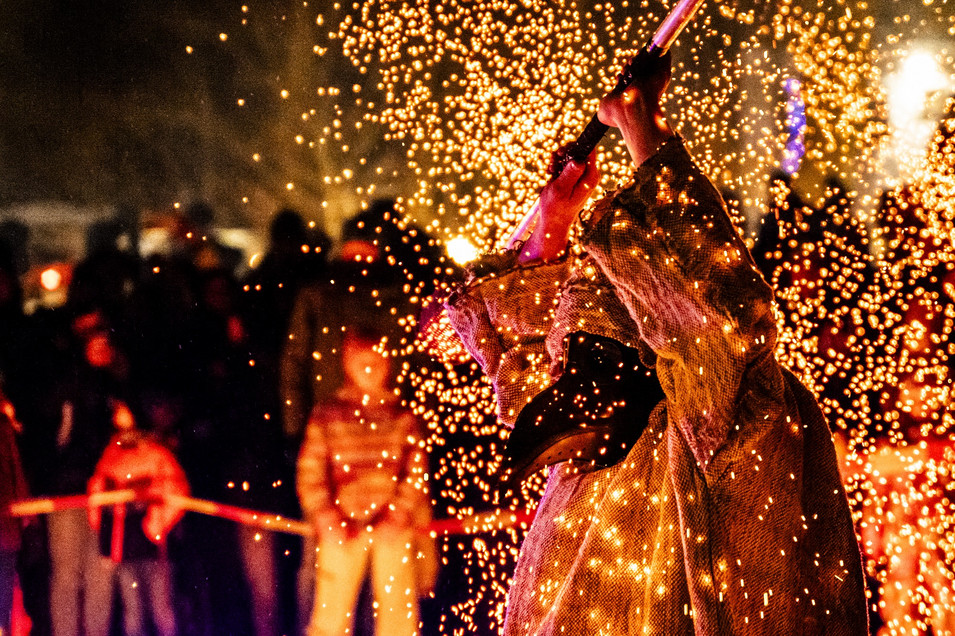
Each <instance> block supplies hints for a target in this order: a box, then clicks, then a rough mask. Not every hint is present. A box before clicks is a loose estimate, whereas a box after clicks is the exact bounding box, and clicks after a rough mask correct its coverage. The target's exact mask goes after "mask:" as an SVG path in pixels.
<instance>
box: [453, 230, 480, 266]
mask: <svg viewBox="0 0 955 636" xmlns="http://www.w3.org/2000/svg"><path fill="white" fill-rule="evenodd" d="M444 247H445V249H446V250H447V251H448V256H450V257H451V260H453V261H454V262H455V263H457V264H458V265H464V264H465V263H469V262H471V261H473V260H474V259H476V258H477V257H478V256H480V255H481V253H480V251H479V250H478V248H477V247H475V246H474V244H473V243H471V241H469V240H468V239H467V237H465V236H456V237H454V238H453V239H450V240H449V241H448V242H446V243H445V244H444Z"/></svg>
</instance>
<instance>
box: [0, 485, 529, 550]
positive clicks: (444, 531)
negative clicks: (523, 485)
mask: <svg viewBox="0 0 955 636" xmlns="http://www.w3.org/2000/svg"><path fill="white" fill-rule="evenodd" d="M162 498H163V499H164V500H165V501H166V502H168V503H170V504H172V505H174V506H178V507H179V508H182V509H183V510H186V511H188V512H196V513H199V514H204V515H209V516H212V517H219V518H220V519H228V520H229V521H235V522H236V523H242V524H245V525H249V526H255V527H258V528H262V529H263V530H274V531H276V532H286V533H289V534H298V535H302V536H308V535H311V534H312V533H313V532H314V530H313V529H312V526H311V525H309V524H308V523H305V522H304V521H299V520H298V519H287V518H285V517H282V516H281V515H275V514H272V513H268V512H262V511H260V510H251V509H249V508H240V507H239V506H230V505H228V504H222V503H218V502H215V501H209V500H207V499H197V498H195V497H185V496H183V495H163V496H162ZM155 500H156V498H155V497H149V496H146V495H145V493H141V492H138V491H136V490H131V489H130V490H111V491H107V492H101V493H96V494H93V495H67V496H64V497H41V498H36V499H23V500H21V501H16V502H14V503H12V504H10V507H9V508H8V509H7V510H6V511H4V512H6V513H7V514H9V515H11V516H13V517H29V516H33V515H43V514H50V513H52V512H57V511H59V510H70V509H74V508H87V507H94V506H115V507H116V508H117V509H119V508H123V509H124V508H125V505H124V504H127V503H131V502H134V501H155ZM533 519H534V513H533V512H527V511H520V512H510V511H506V512H494V513H485V514H476V515H471V516H469V517H466V518H464V519H435V520H434V521H432V522H431V523H430V524H429V525H428V527H427V530H426V531H427V532H428V533H429V534H431V536H434V537H437V536H444V535H449V534H478V533H481V532H492V531H495V530H503V529H506V528H513V527H519V528H527V527H528V526H529V525H530V523H531V522H532V521H533ZM117 527H119V528H122V527H123V524H122V523H114V524H113V528H114V530H115V529H116V528H117ZM111 539H112V541H111V545H112V546H113V548H114V551H113V554H112V557H113V558H116V557H117V554H119V556H121V552H122V540H121V539H122V537H121V536H120V539H119V546H120V547H119V552H118V553H117V551H116V550H115V548H116V541H117V538H116V536H113V537H112V538H111Z"/></svg>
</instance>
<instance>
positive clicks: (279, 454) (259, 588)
mask: <svg viewBox="0 0 955 636" xmlns="http://www.w3.org/2000/svg"><path fill="white" fill-rule="evenodd" d="M329 246H330V241H329V240H328V237H327V236H325V235H324V234H323V233H321V232H318V233H316V234H315V235H314V236H312V235H310V232H309V229H308V227H307V226H306V224H305V221H303V220H302V217H301V216H300V215H299V214H298V212H296V211H295V210H291V209H284V210H281V211H280V212H278V213H277V214H276V215H275V218H274V219H273V220H272V224H271V228H270V231H269V247H268V251H267V252H266V254H265V256H264V257H263V258H262V260H261V262H260V263H259V264H258V266H257V267H256V268H255V269H254V270H252V271H251V272H250V273H249V275H248V276H247V277H246V279H245V281H244V283H243V286H242V289H243V294H242V296H241V300H242V308H243V316H244V319H245V326H246V329H247V332H248V338H247V352H248V355H249V358H250V364H249V366H247V368H248V371H249V373H250V375H251V377H250V382H251V384H252V388H253V391H252V393H253V394H254V395H255V402H254V404H253V405H252V409H251V412H250V413H249V415H248V417H245V418H242V419H241V420H238V421H236V422H235V426H234V427H233V429H232V430H231V431H230V439H229V440H228V442H227V447H228V448H229V449H231V450H230V451H229V452H228V453H227V456H228V457H229V458H230V460H229V462H228V466H227V468H226V475H227V477H228V478H229V481H230V482H231V483H233V484H234V486H235V487H233V488H230V489H228V491H227V493H226V500H227V501H229V502H230V503H234V504H235V505H240V506H246V507H250V508H255V509H258V510H268V511H270V512H275V513H279V514H283V515H289V516H297V515H298V509H297V508H298V502H297V501H296V499H295V494H294V483H295V482H294V478H295V474H294V458H295V454H296V453H297V451H298V449H297V447H295V448H293V447H292V445H291V444H289V445H286V444H285V439H284V437H283V434H282V430H283V427H282V412H283V410H282V402H281V397H280V395H279V380H278V379H279V366H280V360H281V356H282V347H283V346H284V344H285V340H286V335H287V334H288V324H289V317H290V316H291V314H292V307H293V305H294V303H295V298H296V296H297V295H298V292H299V289H300V288H301V287H302V285H304V284H307V283H315V282H317V281H318V279H319V277H320V276H321V275H322V273H323V272H324V269H325V259H326V255H327V253H328V251H329ZM246 484H248V488H246ZM238 540H239V554H240V556H241V559H242V563H243V570H244V573H245V577H246V580H247V582H248V585H249V591H250V596H251V600H252V621H253V626H254V633H255V634H256V636H272V635H275V634H278V633H279V632H280V626H281V625H280V623H281V621H279V618H281V614H282V612H281V610H280V608H279V598H280V597H281V595H280V594H279V591H280V589H281V588H282V584H281V583H280V580H282V577H281V576H280V574H283V573H286V572H288V573H289V574H291V572H290V568H289V567H286V568H283V569H282V571H281V572H280V569H279V567H278V566H279V562H278V560H277V554H278V553H279V551H281V550H280V546H281V547H285V546H286V544H289V547H290V548H291V547H295V548H296V551H297V549H298V545H297V544H298V542H297V541H296V542H294V543H292V542H289V541H288V540H287V538H286V537H284V536H276V535H275V534H274V533H272V532H267V531H263V530H255V529H253V528H249V527H246V526H240V527H239V529H238ZM282 552H288V551H282ZM295 563H298V561H297V559H296V560H295Z"/></svg>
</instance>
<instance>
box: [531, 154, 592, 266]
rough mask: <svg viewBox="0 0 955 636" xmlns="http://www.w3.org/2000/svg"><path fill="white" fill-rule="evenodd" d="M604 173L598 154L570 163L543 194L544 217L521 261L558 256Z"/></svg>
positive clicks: (540, 219) (542, 212) (541, 207)
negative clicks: (583, 160)
mask: <svg viewBox="0 0 955 636" xmlns="http://www.w3.org/2000/svg"><path fill="white" fill-rule="evenodd" d="M599 180H600V172H599V171H598V170H597V163H596V160H595V159H594V155H591V156H590V157H588V158H587V161H586V162H583V163H578V162H577V161H575V160H571V161H568V162H567V165H565V166H564V169H563V170H562V171H561V172H560V174H559V175H557V177H556V178H555V179H553V180H552V181H551V182H550V183H548V184H547V185H546V186H544V189H543V190H541V195H540V218H539V220H538V222H537V226H536V227H535V228H534V232H533V233H532V234H531V237H530V238H529V239H528V240H527V243H525V244H524V248H523V249H522V250H521V256H520V260H521V262H527V261H532V260H537V259H543V260H550V259H553V258H556V257H557V256H558V255H559V254H560V253H561V251H563V249H564V247H565V246H566V245H567V237H568V235H569V234H570V227H571V225H572V224H573V222H574V219H576V218H577V214H578V213H579V212H580V210H581V209H582V208H583V207H584V204H585V203H587V199H589V198H590V195H591V194H592V193H593V190H594V188H595V187H596V185H597V182H598V181H599Z"/></svg>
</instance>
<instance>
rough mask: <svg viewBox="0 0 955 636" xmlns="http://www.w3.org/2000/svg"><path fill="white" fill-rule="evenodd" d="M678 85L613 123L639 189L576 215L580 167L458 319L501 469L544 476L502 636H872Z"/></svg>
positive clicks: (609, 107) (643, 77)
mask: <svg viewBox="0 0 955 636" xmlns="http://www.w3.org/2000/svg"><path fill="white" fill-rule="evenodd" d="M669 78H670V65H669V58H668V57H663V58H660V59H659V61H658V62H656V63H655V66H654V67H653V68H647V69H644V72H641V73H639V74H638V77H637V78H636V79H635V82H634V83H633V84H632V85H631V86H629V87H627V88H625V89H622V90H615V91H614V92H612V93H610V94H609V95H608V96H607V97H605V98H604V100H603V101H602V102H601V104H600V110H599V118H600V120H601V121H602V122H603V123H604V124H606V125H609V126H612V127H616V128H617V129H618V130H619V131H620V134H621V135H622V136H623V139H624V141H625V143H626V145H627V148H628V150H629V153H630V156H631V158H632V160H633V164H634V167H635V173H634V175H633V179H632V181H631V182H630V183H629V184H628V185H626V186H625V187H623V188H622V189H620V190H618V191H616V192H613V193H610V194H609V195H608V196H606V197H605V198H603V199H602V200H601V201H599V202H598V203H597V204H596V205H595V206H593V207H592V208H591V209H590V210H588V211H585V212H584V213H581V209H582V208H583V207H584V205H585V203H586V202H587V200H588V199H589V197H590V196H591V193H592V192H593V190H594V188H595V186H596V184H597V181H598V172H597V168H596V165H595V161H594V159H593V157H590V158H588V159H587V160H585V161H578V162H575V161H571V162H569V163H567V164H566V166H565V167H564V168H563V169H562V171H561V172H560V173H559V174H558V176H557V177H556V178H555V179H554V180H553V181H552V182H551V183H549V184H548V185H547V186H545V188H544V190H543V192H542V194H541V200H540V218H539V220H538V223H537V225H536V227H535V229H534V231H533V233H532V234H531V236H530V238H529V239H528V240H527V241H526V242H525V243H524V244H523V245H519V246H518V247H517V248H515V249H512V250H509V251H506V252H504V253H502V254H495V255H492V256H491V257H487V258H485V259H483V261H481V262H480V263H479V264H478V265H476V266H475V267H474V268H473V270H472V272H471V274H472V277H471V281H470V282H469V283H468V284H467V285H465V286H463V287H462V288H461V289H459V290H458V292H457V293H456V294H455V295H453V296H452V297H451V298H450V299H449V300H448V302H447V308H448V311H449V317H450V319H451V322H452V324H453V325H454V327H455V329H456V330H457V331H458V334H459V335H460V336H461V339H462V341H464V344H465V346H466V347H467V348H468V350H469V351H470V352H471V353H472V354H473V355H474V356H475V358H476V359H477V360H478V361H479V362H481V364H482V366H483V367H484V369H485V372H486V373H487V374H488V376H489V377H490V379H491V381H492V382H493V384H494V385H495V389H496V391H497V395H498V406H499V414H500V417H501V420H502V421H503V422H504V423H505V424H510V425H513V424H514V423H515V421H516V427H515V429H514V431H513V432H512V436H511V438H510V440H509V442H508V449H507V451H506V461H507V462H508V463H509V464H510V466H511V467H512V468H513V469H514V470H515V471H516V472H517V473H518V476H522V475H526V474H528V473H529V472H530V471H533V470H535V469H538V468H540V467H542V466H543V465H548V464H550V470H549V477H548V480H547V486H546V490H545V492H544V495H543V499H542V500H541V502H540V505H539V507H538V510H537V516H536V519H535V521H534V523H533V525H532V527H531V528H530V530H529V532H528V534H527V537H526V538H525V540H524V544H523V546H522V548H521V555H520V557H519V559H518V563H517V567H516V571H515V573H514V578H513V583H512V586H511V589H510V591H509V594H508V607H507V614H506V620H505V626H504V634H506V635H516V634H522V635H523V634H533V635H538V636H544V635H547V636H549V635H552V634H553V635H557V634H562V635H575V634H579V635H583V634H588V635H589V634H645V633H646V634H663V633H665V634H714V635H715V634H821V633H826V634H865V633H867V617H866V601H865V588H864V580H863V571H862V564H861V558H860V553H859V548H858V546H857V543H856V537H855V534H854V531H853V527H852V522H851V518H850V513H849V507H848V503H847V500H846V495H845V492H844V490H843V487H842V484H841V482H840V479H839V473H838V470H837V461H836V456H835V452H834V449H833V443H832V439H831V436H830V432H829V429H828V427H827V425H826V421H825V419H824V416H823V415H822V412H821V411H820V409H819V407H818V405H817V404H816V402H815V400H814V399H813V396H812V395H811V394H810V393H809V391H807V390H806V388H804V387H803V386H802V385H801V384H800V383H799V381H798V380H797V379H796V378H795V377H794V376H793V375H792V374H791V373H789V372H788V371H787V370H786V369H784V368H783V367H782V366H781V365H780V364H779V363H778V362H777V361H776V359H775V356H774V349H775V344H776V329H775V320H774V317H773V310H772V303H773V292H772V290H771V288H770V287H769V286H768V285H767V284H766V282H765V281H764V280H763V278H762V277H761V275H760V274H759V272H758V270H757V269H756V267H755V265H754V263H753V259H752V257H751V255H750V254H749V252H748V250H747V249H746V247H745V245H744V244H743V242H742V240H741V239H740V238H739V236H738V234H737V232H736V230H735V228H734V227H733V225H732V222H731V221H730V219H729V217H728V215H727V213H726V211H725V207H724V205H723V202H722V200H721V198H720V196H719V194H718V193H717V190H716V188H714V186H713V184H712V183H710V181H709V180H708V179H707V178H706V177H705V176H704V175H703V173H702V172H701V171H700V169H699V168H698V167H697V166H696V165H695V163H694V162H693V159H692V158H691V156H690V154H689V153H688V152H687V150H686V149H685V147H684V143H683V140H682V139H681V138H680V137H679V136H678V135H675V134H674V133H673V131H672V130H671V128H670V126H669V124H668V123H667V121H666V118H665V116H664V114H663V111H662V108H661V105H660V99H661V96H662V94H663V92H664V90H665V89H666V86H667V84H668V82H669ZM575 226H576V227H577V230H576V231H572V230H573V229H574V227H575ZM571 236H575V237H577V238H576V240H574V241H571V242H570V244H568V241H569V237H571ZM551 301H553V302H551ZM647 369H650V370H651V371H652V373H653V374H655V376H656V377H657V378H658V379H659V385H660V386H661V387H662V391H663V396H664V397H663V399H662V400H660V401H659V403H657V398H656V394H655V393H654V388H653V382H651V381H648V376H647ZM555 377H556V378H557V380H556V381H555V382H553V383H552V384H551V380H552V378H555ZM652 377H653V375H652V374H651V375H650V376H649V378H650V379H652ZM543 385H549V387H548V388H546V389H545V390H542V389H541V387H542V386H543ZM647 402H650V404H647ZM651 409H652V413H651V412H650V411H651ZM648 414H649V415H648ZM557 460H563V461H557ZM555 462H556V463H555Z"/></svg>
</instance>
